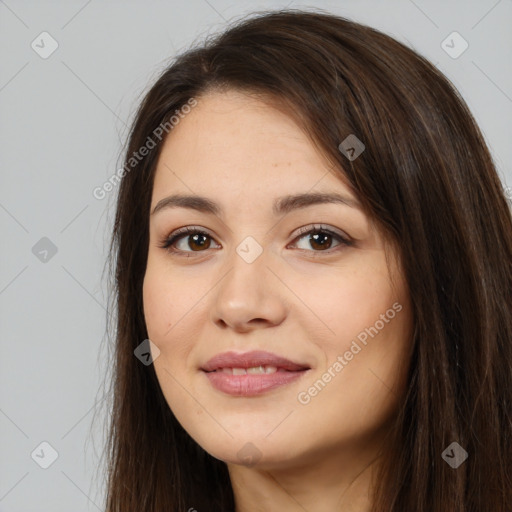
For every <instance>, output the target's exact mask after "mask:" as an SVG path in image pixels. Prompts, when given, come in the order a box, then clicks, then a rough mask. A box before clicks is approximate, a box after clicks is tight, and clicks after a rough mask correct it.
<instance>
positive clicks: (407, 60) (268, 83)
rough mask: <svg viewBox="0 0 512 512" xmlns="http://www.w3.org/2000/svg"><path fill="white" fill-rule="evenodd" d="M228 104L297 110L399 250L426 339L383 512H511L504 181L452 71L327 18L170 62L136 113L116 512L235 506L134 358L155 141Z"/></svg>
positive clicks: (118, 389) (387, 458) (511, 223)
mask: <svg viewBox="0 0 512 512" xmlns="http://www.w3.org/2000/svg"><path fill="white" fill-rule="evenodd" d="M228 90H237V91H242V92H247V93H250V94H257V95H262V97H263V96H265V97H268V98H271V99H272V101H274V102H275V103H276V104H279V105H280V106H281V107H282V108H283V109H285V111H286V112H287V113H289V115H290V116H292V117H293V119H295V121H296V122H297V123H298V124H299V125H300V127H301V128H302V129H304V130H305V132H306V133H307V134H308V136H309V137H310V140H311V141H312V143H313V144H315V146H316V147H318V148H319V149H320V150H321V152H322V153H323V154H324V155H325V156H326V157H327V158H328V160H329V161H330V162H331V163H332V166H333V168H332V172H334V173H336V174H337V175H339V176H340V177H341V176H343V177H344V178H345V180H346V181H347V182H348V183H349V185H350V187H351V188H352V190H353V191H354V193H355V194H356V195H357V197H358V199H359V200H360V201H361V203H362V204H363V207H364V209H365V212H366V213H367V215H368V216H369V218H370V219H371V220H372V221H374V222H375V223H376V225H377V226H378V228H379V229H380V230H382V233H384V235H385V237H386V240H389V241H392V242H393V243H394V244H395V245H396V247H397V250H398V252H399V256H400V260H401V262H402V272H403V275H404V277H405V279H406V282H407V285H408V289H409V292H410V299H411V304H412V312H413V320H414V336H413V339H412V340H411V343H412V344H413V345H412V348H411V354H412V355H411V361H410V369H409V373H408V381H407V383H408V385H407V388H406V390H405V393H404V396H403V399H401V401H400V404H399V407H398V410H397V412H396V416H395V418H394V420H393V423H392V428H391V430H390V433H389V438H388V440H387V442H386V443H385V446H384V447H383V452H382V461H383V462H382V465H381V466H380V468H379V470H380V473H379V476H378V478H376V479H375V482H374V484H375V485H374V494H373V498H372V499H373V503H374V508H373V509H372V510H373V511H374V512H411V511H414V512H510V507H511V506H512V505H511V504H512V439H511V433H512V413H511V407H512V369H511V367H512V219H511V211H510V207H509V204H508V202H507V199H506V197H505V194H504V191H503V186H502V183H501V181H500V178H499V176H498V175H497V171H496V168H495V166H494V164H493V161H492V158H491V156H490V152H489V150H488V148H487V146H486V143H485V141H484V138H483V136H482V134H481V132H480V130H479V128H478V127H477V125H476V123H475V121H474V119H473V117H472V115H471V113H470V111H469V109H468V107H467V106H466V104H465V102H464V101H463V100H462V98H461V97H460V95H459V94H458V92H457V91H456V90H455V88H454V87H453V86H452V85H451V83H450V82H449V80H448V79H447V78H446V77H444V75H443V74H441V73H440V72H439V71H438V70H437V69H436V68H435V67H434V66H433V65H432V64H430V63H429V62H428V61H427V60H426V59H424V58H423V57H421V56H420V55H418V54H417V53H416V52H414V51H413V50H411V49H409V48H407V47H406V46H405V45H403V44H401V43H399V42H397V41H396V40H394V39H393V38H391V37H389V36H387V35H385V34H383V33H381V32H379V31H377V30H374V29H372V28H369V27H367V26H364V25H361V24H359V23H355V22H353V21H350V20H347V19H344V18H342V17H338V16H335V15H331V14H328V13H325V12H323V11H319V10H315V11H302V10H279V11H265V12H257V13H252V15H250V16H249V17H246V18H244V19H242V20H239V21H237V22H235V23H233V24H232V25H231V26H230V27H228V29H227V30H225V31H224V32H222V33H220V34H216V35H215V36H214V37H212V36H210V37H207V38H206V40H205V41H204V42H202V43H201V45H200V46H197V45H196V46H194V47H192V48H191V49H189V50H188V51H186V52H184V53H182V54H181V55H179V56H178V57H176V58H174V59H173V60H172V62H171V64H170V65H169V66H168V67H167V68H166V69H165V70H164V71H163V72H162V73H161V75H160V76H159V78H158V79H157V80H156V82H155V83H154V85H153V86H152V87H151V89H150V90H149V92H147V94H146V95H145V97H144V99H143V101H142V102H141V104H140V106H139V108H138V110H137V112H136V115H135V119H134V121H133V125H132V126H131V131H130V134H129V138H128V143H127V148H126V153H123V155H124V157H123V158H124V161H125V171H126V172H124V175H123V176H122V180H121V182H120V184H119V190H118V197H117V209H116V213H115V221H114V229H113V233H112V239H111V244H110V256H109V261H108V262H109V269H110V272H111V274H110V275H111V278H112V290H111V292H112V295H111V297H112V299H111V304H110V306H109V307H111V308H112V310H113V315H112V317H113V318H114V322H113V324H114V325H113V327H112V329H111V331H112V332H111V341H112V362H111V363H112V364H111V368H112V378H111V400H110V405H109V408H110V409H109V410H110V415H109V427H108V438H107V442H106V446H105V451H104V457H106V464H105V472H106V474H107V478H106V481H107V493H106V498H105V501H106V504H105V506H106V510H107V512H162V511H164V510H165V511H168V512H171V511H186V510H189V509H190V508H191V507H193V508H195V509H197V510H198V511H199V512H200V511H202V510H204V511H209V512H229V511H234V510H235V508H234V498H233V492H232V488H231V483H230V479H229V474H228V471H227V466H226V464H225V463H224V462H222V461H220V460H218V459H216V458H214V457H212V456H211V455H209V454H208V453H207V452H206V451H205V450H203V449H202V448H201V447H200V446H199V445H198V444H197V443H196V442H195V441H194V440H193V439H192V438H191V437H190V436H189V435H188V433H187V432H186V431H185V430H184V429H183V428H182V427H181V425H180V424H179V423H178V421H177V420H176V418H175V417H174V415H173V413H172V411H171V409H170V407H169V405H168V404H167V402H166V400H165V398H164V395H163V393H162V391H161V389H160V386H159V383H158V380H157V378H156V374H155V371H154V368H153V365H148V366H146V365H144V364H141V362H140V361H139V360H138V359H137V357H135V356H134V350H135V348H136V347H137V346H138V345H139V344H140V343H141V342H142V341H143V340H145V339H147V338H148V334H147V330H146V325H145V320H144V314H143V302H142V284H143V279H144V273H145V268H146V263H147V255H148V245H149V214H150V204H151V196H152V187H153V179H154V174H155V167H156V163H157V160H158V157H159V154H160V150H161V148H162V145H163V142H164V141H165V137H162V136H157V135H158V134H159V133H160V132H158V131H155V130H156V129H157V128H158V127H159V126H161V125H162V124H164V125H165V123H166V122H168V121H169V118H170V116H172V115H174V113H175V112H176V110H179V109H180V108H181V107H182V106H183V105H185V104H186V103H187V102H189V101H190V100H191V98H193V99H195V100H196V101H198V102H199V101H200V100H201V97H202V96H203V95H205V94H207V93H210V92H222V91H228ZM182 122H186V120H184V121H182ZM350 134H354V135H356V136H357V138H358V139H359V140H361V141H362V142H363V143H364V145H365V150H364V152H363V153H362V154H361V155H360V156H359V157H358V158H356V159H354V160H350V159H348V158H347V156H346V155H345V154H343V153H342V152H341V151H340V149H339V145H340V143H341V142H342V141H343V140H344V139H345V138H346V137H347V136H349V135H350ZM168 136H170V137H172V131H169V135H168ZM150 141H152V142H151V147H152V149H150V150H149V151H148V152H147V154H146V155H145V156H144V157H143V158H140V161H138V162H137V165H133V161H132V160H130V159H131V158H133V155H134V154H135V153H137V151H138V150H139V149H140V148H141V147H143V146H144V145H146V146H147V147H149V145H148V142H150ZM129 162H131V164H130V165H129ZM454 441H455V442H457V443H458V444H460V446H461V447H463V448H464V449H465V450H466V452H467V453H468V458H467V460H466V461H465V462H464V463H463V464H461V465H460V466H459V467H458V468H456V469H454V468H452V467H451V466H450V465H449V464H447V463H446V462H445V460H443V458H442V456H441V454H442V452H443V451H444V450H445V448H446V447H447V446H449V445H450V444H451V443H452V442H454ZM340 464H341V461H340Z"/></svg>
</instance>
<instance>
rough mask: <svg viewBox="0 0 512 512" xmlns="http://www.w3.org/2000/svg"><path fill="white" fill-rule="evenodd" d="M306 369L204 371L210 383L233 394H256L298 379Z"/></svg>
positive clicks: (224, 391)
mask: <svg viewBox="0 0 512 512" xmlns="http://www.w3.org/2000/svg"><path fill="white" fill-rule="evenodd" d="M307 372H308V370H301V371H295V372H290V371H286V370H278V371H277V372H275V373H265V374H263V373H262V374H245V375H231V374H229V373H223V372H204V373H205V375H206V376H207V377H208V380H209V381H210V383H211V385H212V386H213V387H214V388H215V389H218V390H219V391H222V392H223V393H227V394H228V395H233V396H256V395H261V394H262V393H265V392H266V391H270V390H271V389H275V388H277V387H279V386H284V385H286V384H290V383H291V382H294V381H296V380H297V379H300V378H301V377H302V376H303V375H304V374H306V373H307Z"/></svg>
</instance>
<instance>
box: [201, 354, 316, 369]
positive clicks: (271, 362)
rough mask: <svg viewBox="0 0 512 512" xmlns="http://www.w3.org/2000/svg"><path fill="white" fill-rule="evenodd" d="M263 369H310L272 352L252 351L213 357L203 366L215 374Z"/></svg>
mask: <svg viewBox="0 0 512 512" xmlns="http://www.w3.org/2000/svg"><path fill="white" fill-rule="evenodd" d="M259 366H263V367H275V368H276V369H277V370H287V371H290V372H295V371H301V370H307V369H309V366H308V365H306V364H299V363H294V362H293V361H290V360H289V359H286V358H284V357H281V356H277V355H276V354H272V353H271V352H262V351H252V352H245V353H244V354H237V353H236V352H223V353H222V354H217V355H216V356H214V357H212V358H211V359H210V360H209V361H208V362H207V363H205V364H204V365H203V366H202V370H204V371H205V372H213V371H217V370H221V369H224V368H240V369H245V370H247V369H249V368H257V367H259Z"/></svg>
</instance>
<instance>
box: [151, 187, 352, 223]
mask: <svg viewBox="0 0 512 512" xmlns="http://www.w3.org/2000/svg"><path fill="white" fill-rule="evenodd" d="M328 203H337V204H344V205H346V206H350V207H351V208H356V209H359V210H361V204H360V203H359V202H358V201H357V200H355V199H352V198H351V197H347V196H344V195H341V194H338V193H336V192H329V193H322V192H308V193H303V194H295V195H287V196H283V197H279V198H277V199H276V200H275V201H274V204H273V208H272V212H273V214H274V215H275V216H278V215H283V214H286V213H289V212H291V211H293V210H298V209H300V208H305V207H308V206H312V205H316V204H328ZM167 208H189V209H192V210H197V211H199V212H202V213H209V214H213V215H217V216H219V217H222V216H223V213H224V210H223V209H222V207H221V206H220V205H219V204H218V203H216V202H215V201H212V200H211V199H208V198H207V197H203V196H197V195H182V194H173V195H171V196H168V197H165V198H163V199H161V200H160V201H158V203H157V204H156V205H155V207H154V208H153V211H152V212H151V215H154V214H155V213H157V212H159V211H162V210H164V209H167Z"/></svg>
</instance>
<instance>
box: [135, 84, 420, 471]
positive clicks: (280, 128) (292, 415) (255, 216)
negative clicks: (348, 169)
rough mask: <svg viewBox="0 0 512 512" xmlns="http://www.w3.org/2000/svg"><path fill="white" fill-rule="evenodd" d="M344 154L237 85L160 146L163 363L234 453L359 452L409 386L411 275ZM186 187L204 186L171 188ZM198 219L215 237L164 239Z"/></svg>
mask: <svg viewBox="0 0 512 512" xmlns="http://www.w3.org/2000/svg"><path fill="white" fill-rule="evenodd" d="M347 163H348V161H347ZM329 168H330V166H329V164H328V163H327V161H326V160H325V159H324V158H323V157H322V156H321V155H320V154H319V153H318V152H317V150H315V147H314V146H313V145H312V143H311V142H310V141H309V139H308V138H307V136H306V135H305V134H304V133H303V132H302V131H301V130H300V129H299V127H298V126H297V125H296V124H295V123H294V122H293V121H292V120H291V118H289V117H288V116H286V115H285V114H283V113H282V112H280V111H278V110H275V109H273V108H271V107H270V106H268V105H267V104H265V103H261V102H260V101H258V100H256V99H254V98H250V97H248V96H246V95H243V94H242V93H237V92H229V93H211V94H209V95H207V96H204V97H202V98H200V99H198V104H197V106H196V107H195V108H193V109H191V111H190V113H188V114H186V115H184V116H183V118H182V119H181V120H180V122H179V124H177V125H176V126H175V127H174V128H173V130H172V131H171V132H170V134H169V136H168V137H167V140H166V141H165V144H164V147H163V149H162V153H161V155H160V158H159V160H158V165H157V169H156V175H155V181H154V189H153V196H152V202H151V212H153V210H154V209H155V207H157V211H156V212H154V213H152V214H151V216H150V243H149V253H148V262H147V269H146V274H145V278H144V297H143V298H144V314H145V320H146V325H147V330H148V336H149V339H150V340H151V341H152V343H153V344H154V345H156V347H158V350H154V352H153V354H154V357H155V359H154V363H153V364H154V368H155V371H156V375H157V377H158V381H159V383H160V386H161V388H162V391H163V394H164V395H165V398H166V400H167V402H168V404H169V407H170V408H171V409H172V411H173V413H174V414H175V416H176V418H177V419H178V420H179V422H180V423H181V424H182V425H183V427H184V428H185V429H186V430H187V432H188V433H189V434H190V435H191V436H192V437H193V438H194V439H195V440H196V441H197V443H199V444H200V445H201V446H202V447H203V448H204V449H205V450H206V451H208V452H209V453H210V454H211V455H213V456H214V457H216V458H218V459H221V460H224V461H226V462H228V463H232V464H245V465H249V466H253V465H256V464H258V465H259V467H261V468H272V467H286V466H287V465H291V464H303V463H311V462H313V459H314V458H315V457H320V458H321V459H325V458H326V457H329V456H336V457H338V456H339V454H340V453H341V452H344V453H346V454H348V453H353V454H354V456H357V453H361V450H363V449H365V450H367V449H369V448H368V447H370V446H373V444H372V443H374V442H375V443H377V440H378V439H380V437H379V436H381V434H382V432H384V431H385V426H386V422H387V420H389V419H390V417H391V416H392V414H393V412H394V411H395V408H396V405H397V403H398V401H399V399H400V396H401V393H402V392H403V388H404V385H405V375H406V370H407V366H408V361H409V351H410V338H411V324H412V322H411V312H410V311H411V310H410V304H409V299H408V294H407V289H406V284H405V282H404V280H403V278H402V275H401V271H400V268H399V265H398V263H397V260H396V259H394V258H392V260H393V261H391V264H392V265H391V268H390V269H388V267H387V265H386V258H385V252H384V245H383V239H382V238H381V236H380V235H379V233H378V232H377V231H376V230H375V229H374V228H373V227H372V226H371V225H370V222H369V219H368V218H367V217H366V216H365V214H364V213H363V211H362V210H361V209H360V208H359V207H358V203H357V198H356V197H355V196H354V195H353V194H352V193H351V192H350V189H349V187H347V186H346V185H345V184H344V183H343V182H342V180H341V178H340V177H339V176H338V174H337V173H335V172H334V171H332V170H330V169H329ZM311 194H314V196H311V197H310V195H311ZM320 194H336V195H338V196H341V197H342V198H344V199H342V200H340V201H334V200H333V201H329V202H327V201H323V200H322V199H324V200H325V199H326V197H327V196H321V195H320ZM177 195H179V196H191V198H190V199H188V200H184V199H181V201H180V202H178V201H177V200H176V198H175V200H174V201H170V200H166V198H168V197H169V196H177ZM198 196H200V197H201V198H204V199H205V200H207V202H206V203H205V201H204V200H203V199H193V198H195V197H198ZM294 196H299V197H297V198H295V199H294ZM302 196H303V197H302ZM315 198H316V199H315ZM184 227H189V228H191V229H198V230H200V231H201V232H204V233H206V235H205V234H201V233H194V232H192V233H183V232H180V233H179V235H180V236H179V238H178V239H176V240H175V241H174V243H173V244H172V246H171V247H168V248H164V247H162V245H164V243H165V241H166V240H167V239H169V238H170V237H171V236H172V235H173V234H175V232H176V231H177V230H178V229H179V228H184ZM314 229H316V230H317V231H316V232H315V231H313V233H308V232H309V231H311V230H314ZM390 271H391V273H390ZM392 280H393V281H392ZM141 341H142V340H141ZM227 352H229V353H230V354H228V355H227V356H226V355H225V353H227ZM250 352H253V354H249V353H250ZM258 352H260V354H258ZM261 352H265V353H267V354H261ZM222 354H224V355H222ZM219 355H220V356H219ZM215 356H219V357H217V358H216V359H214V360H213V361H211V360H212V358H214V357H215ZM233 368H235V370H233ZM248 368H252V369H249V370H248ZM375 443H374V444H375Z"/></svg>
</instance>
